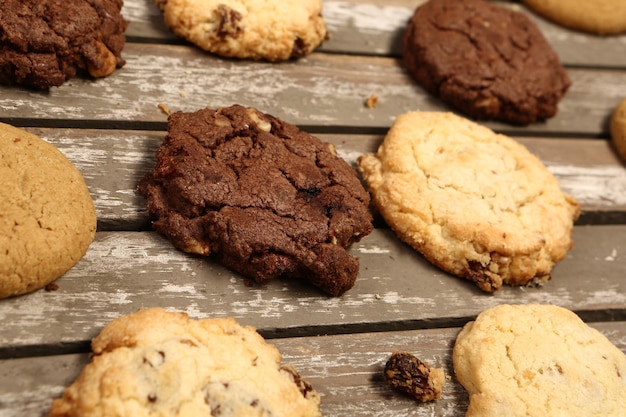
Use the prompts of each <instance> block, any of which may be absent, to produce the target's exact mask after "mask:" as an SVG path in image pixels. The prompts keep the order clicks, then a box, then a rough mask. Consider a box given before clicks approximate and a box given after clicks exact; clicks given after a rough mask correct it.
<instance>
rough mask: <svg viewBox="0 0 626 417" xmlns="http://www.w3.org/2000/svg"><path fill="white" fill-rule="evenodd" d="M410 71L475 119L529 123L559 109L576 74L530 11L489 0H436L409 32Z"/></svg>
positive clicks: (418, 12)
mask: <svg viewBox="0 0 626 417" xmlns="http://www.w3.org/2000/svg"><path fill="white" fill-rule="evenodd" d="M402 47H403V61H404V64H405V66H406V68H407V70H408V72H409V73H410V74H411V75H412V76H413V78H414V79H415V80H416V81H417V83H418V84H419V85H421V86H422V87H423V88H424V89H425V90H426V91H427V92H428V93H430V94H432V95H434V96H436V97H438V98H439V99H441V100H442V101H443V102H445V103H447V104H448V105H450V106H451V107H453V108H455V109H457V110H459V111H461V112H463V114H465V115H466V116H470V117H472V118H475V119H485V120H487V119H489V120H499V121H503V122H507V123H511V124H515V125H526V124H529V123H532V122H534V121H537V120H543V119H547V118H550V117H552V116H554V115H555V114H556V113H557V105H558V102H559V100H560V99H561V97H562V96H563V95H564V94H565V92H566V91H567V90H568V88H569V86H570V84H571V81H570V79H569V77H568V75H567V73H566V71H565V69H564V68H563V67H562V66H561V64H560V62H559V59H558V56H557V55H556V53H555V52H554V51H553V50H552V47H551V46H550V44H548V42H547V41H546V39H545V38H544V37H543V35H542V34H541V32H540V31H539V29H538V28H537V27H536V25H535V24H534V23H533V22H532V21H531V20H530V19H529V18H528V17H527V16H525V15H523V14H521V13H518V12H515V11H512V10H510V9H506V8H504V7H501V6H498V5H496V4H494V3H492V2H489V1H485V0H464V1H458V0H430V1H428V2H427V3H425V4H423V5H421V6H419V7H418V8H417V9H416V10H415V14H414V15H413V17H412V18H411V19H410V21H409V23H408V26H407V29H406V32H405V34H404V38H403V44H402Z"/></svg>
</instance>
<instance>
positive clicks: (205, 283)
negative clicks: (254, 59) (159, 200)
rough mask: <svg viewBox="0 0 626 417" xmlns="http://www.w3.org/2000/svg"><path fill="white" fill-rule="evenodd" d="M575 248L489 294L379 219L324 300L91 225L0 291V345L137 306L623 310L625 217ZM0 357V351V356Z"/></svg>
mask: <svg viewBox="0 0 626 417" xmlns="http://www.w3.org/2000/svg"><path fill="white" fill-rule="evenodd" d="M574 242H575V246H574V248H573V249H572V250H571V251H570V253H569V255H568V256H567V258H566V259H564V260H563V261H562V262H560V263H559V264H557V265H556V267H555V268H554V270H553V279H552V281H550V282H549V283H547V284H545V285H544V286H543V287H540V288H526V287H522V288H512V287H505V288H503V289H502V290H501V291H499V292H497V293H496V294H493V295H489V294H485V293H483V292H481V291H480V290H478V289H477V288H476V287H475V286H474V285H473V284H471V283H470V282H468V281H465V280H462V279H459V278H455V277H452V276H450V275H448V274H446V273H444V272H443V271H441V270H439V269H437V268H435V267H434V266H432V265H431V264H430V263H428V262H427V261H426V260H424V258H422V257H421V256H420V255H419V254H417V253H416V252H415V251H413V249H411V248H410V247H408V246H407V245H405V244H403V243H402V242H400V241H399V240H398V239H397V238H396V236H395V235H394V234H393V233H392V232H391V231H390V230H389V229H376V230H374V232H373V233H372V234H371V235H369V236H367V237H366V238H364V239H363V240H362V241H361V242H359V243H356V244H354V245H353V246H352V247H351V248H350V252H351V253H352V254H353V255H355V256H357V257H359V260H360V273H359V277H358V279H357V283H356V285H355V287H354V288H352V289H351V290H350V291H348V292H347V293H346V294H345V295H343V296H342V297H335V298H331V297H328V296H326V295H323V294H321V293H320V292H319V291H318V290H317V289H315V288H314V287H312V286H310V285H308V284H305V283H301V282H297V281H293V280H292V281H287V280H275V281H274V282H271V283H270V284H268V285H267V286H263V287H258V286H250V284H249V283H248V282H247V281H246V280H245V279H243V278H242V277H241V276H240V275H238V274H236V273H234V272H232V271H230V270H227V269H225V268H224V267H222V266H221V265H219V264H217V263H216V262H214V261H213V260H212V259H206V258H202V257H196V256H191V255H188V254H185V253H182V252H180V251H177V250H175V249H174V248H173V247H172V246H171V244H170V243H169V242H168V241H167V240H165V239H164V238H162V237H160V236H159V235H157V234H156V233H154V232H101V233H98V234H97V236H96V240H95V241H94V243H93V244H92V246H91V247H90V249H89V251H88V252H87V255H86V256H85V257H84V258H83V259H82V260H81V261H80V262H79V263H78V264H77V265H76V266H75V267H74V268H73V269H72V270H70V271H69V272H68V273H66V274H65V275H64V276H63V277H62V278H60V279H58V280H57V281H56V283H57V284H58V285H59V289H58V290H56V291H52V292H46V291H45V290H40V291H37V292H35V293H32V294H28V295H25V296H21V297H15V298H11V299H7V300H2V303H0V323H2V327H3V330H2V332H0V346H2V347H3V349H4V350H5V351H6V353H4V356H6V355H7V354H9V355H10V354H11V352H12V351H13V350H14V349H16V348H19V347H28V346H35V347H36V346H39V345H52V346H55V349H59V348H62V345H63V344H76V343H80V342H84V341H86V340H89V339H91V338H92V337H93V336H95V334H96V333H97V332H98V331H99V329H100V328H101V327H102V326H103V325H104V324H105V323H106V322H107V321H108V320H110V319H112V318H114V317H118V316H120V315H123V314H128V313H131V312H133V311H136V310H137V309H138V308H141V307H153V306H161V307H169V308H176V309H180V310H183V311H186V312H188V313H189V314H190V315H191V316H193V317H206V316H221V317H223V316H233V317H235V318H237V319H239V320H241V321H243V322H244V323H245V324H250V325H253V326H255V327H257V328H259V329H260V330H262V331H263V332H264V334H266V335H272V336H276V335H282V336H296V335H299V334H305V335H306V334H317V333H343V332H346V331H355V330H359V329H369V330H370V331H372V330H375V329H376V330H390V329H398V328H403V327H404V328H416V327H422V328H427V327H431V326H435V325H436V326H439V327H440V326H450V325H455V324H458V321H459V320H461V321H463V320H467V319H468V318H470V317H473V316H475V315H477V314H478V313H479V312H480V311H482V310H483V309H485V308H488V307H491V306H493V305H496V304H501V303H519V302H524V303H530V302H534V303H550V304H557V305H561V306H563V307H567V308H569V309H572V310H576V311H580V312H587V314H593V313H594V312H595V311H601V312H602V311H604V312H606V311H612V313H611V314H613V315H614V316H615V317H616V318H619V319H620V320H624V319H626V280H624V270H623V269H622V268H621V267H620V265H623V262H624V256H625V254H626V226H593V227H591V226H580V227H577V228H576V230H575V232H574ZM0 356H2V354H0Z"/></svg>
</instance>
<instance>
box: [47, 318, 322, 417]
mask: <svg viewBox="0 0 626 417" xmlns="http://www.w3.org/2000/svg"><path fill="white" fill-rule="evenodd" d="M91 345H92V350H93V355H94V356H93V359H92V361H91V362H90V363H89V364H87V366H85V368H84V369H83V371H82V372H81V374H80V375H79V377H78V379H76V381H74V383H73V384H72V385H70V386H69V387H68V388H67V389H66V390H65V391H64V393H63V396H62V397H61V398H58V399H56V400H54V402H53V404H52V408H51V410H50V413H49V417H61V416H62V417H96V416H98V417H108V416H118V417H125V416H127V417H196V416H198V417H200V416H202V417H206V416H219V417H259V416H267V417H269V416H273V417H320V416H321V414H320V411H319V403H320V399H319V396H318V394H317V392H316V391H315V390H313V388H312V387H311V385H309V384H308V383H307V382H306V381H304V380H303V379H302V378H300V376H299V375H298V373H297V372H296V371H295V370H294V369H293V368H292V367H290V366H287V365H282V364H281V359H282V358H281V355H280V353H279V351H278V349H277V348H276V347H275V346H274V345H270V344H268V343H266V342H265V340H264V339H263V337H261V335H259V334H258V333H257V332H256V331H255V329H254V328H252V327H249V326H241V325H239V324H238V323H237V322H236V321H235V320H234V319H232V318H214V319H202V320H192V319H190V318H189V317H188V316H187V314H185V313H173V312H167V311H165V310H163V309H161V308H150V309H144V310H140V311H138V312H137V313H134V314H130V315H128V316H123V317H121V318H118V319H115V320H113V321H112V322H110V323H109V324H108V325H107V326H106V327H105V328H104V329H103V330H102V332H101V333H100V334H99V335H98V336H97V337H96V338H95V339H94V340H93V341H92V344H91Z"/></svg>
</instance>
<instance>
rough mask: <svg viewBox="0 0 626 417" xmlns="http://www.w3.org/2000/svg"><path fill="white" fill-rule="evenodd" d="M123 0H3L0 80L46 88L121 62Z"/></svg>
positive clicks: (108, 69) (102, 72)
mask: <svg viewBox="0 0 626 417" xmlns="http://www.w3.org/2000/svg"><path fill="white" fill-rule="evenodd" d="M121 9H122V0H65V1H54V0H3V3H2V7H0V83H1V84H19V85H24V86H29V87H34V88H40V89H45V88H48V87H52V86H60V85H62V84H63V83H64V82H65V81H67V80H69V79H70V78H72V77H74V76H75V75H76V74H77V73H79V72H83V73H88V74H89V75H91V76H92V77H105V76H108V75H110V74H111V73H113V72H114V71H115V69H116V68H120V67H122V66H123V65H124V63H125V62H124V59H122V57H121V53H122V49H123V48H124V44H125V42H126V38H125V36H124V31H125V30H126V26H127V22H126V21H125V20H124V19H123V17H122V15H121Z"/></svg>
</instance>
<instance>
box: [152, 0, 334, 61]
mask: <svg viewBox="0 0 626 417" xmlns="http://www.w3.org/2000/svg"><path fill="white" fill-rule="evenodd" d="M155 3H156V4H157V5H158V6H159V8H160V9H161V11H162V13H163V17H164V19H165V23H166V25H167V26H168V27H169V28H170V29H171V30H172V31H173V32H174V33H175V34H177V35H178V36H180V37H182V38H184V39H187V40H188V41H190V42H192V43H194V44H196V45H197V46H199V47H200V48H202V49H204V50H206V51H209V52H212V53H214V54H217V55H221V56H224V57H232V58H249V59H263V60H268V61H285V60H288V59H290V58H298V57H302V56H305V55H307V54H309V53H310V52H312V51H313V50H314V49H315V48H317V47H318V46H319V45H320V44H321V43H322V42H323V41H324V39H325V38H326V36H327V31H326V25H325V23H324V20H323V18H322V15H321V13H322V0H155Z"/></svg>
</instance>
